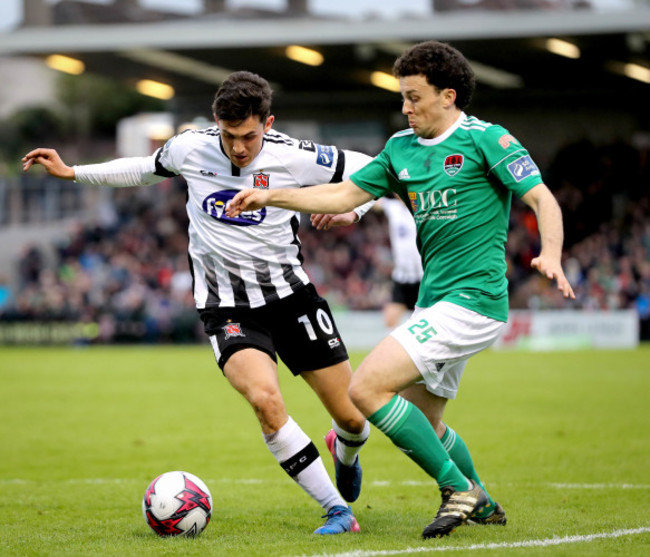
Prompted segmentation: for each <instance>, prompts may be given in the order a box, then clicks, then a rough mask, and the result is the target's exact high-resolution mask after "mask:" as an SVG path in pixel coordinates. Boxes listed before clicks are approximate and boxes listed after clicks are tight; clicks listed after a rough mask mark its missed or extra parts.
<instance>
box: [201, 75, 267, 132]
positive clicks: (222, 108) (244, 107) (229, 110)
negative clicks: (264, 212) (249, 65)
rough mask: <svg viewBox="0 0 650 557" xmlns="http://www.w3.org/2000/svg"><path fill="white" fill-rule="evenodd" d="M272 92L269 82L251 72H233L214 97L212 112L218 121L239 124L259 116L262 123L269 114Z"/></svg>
mask: <svg viewBox="0 0 650 557" xmlns="http://www.w3.org/2000/svg"><path fill="white" fill-rule="evenodd" d="M272 96H273V91H272V90H271V86H270V85H269V82H268V81H266V79H264V78H263V77H260V76H259V75H257V74H254V73H252V72H234V73H232V74H230V75H229V76H228V78H227V79H226V81H224V82H223V83H222V84H221V87H219V90H218V91H217V93H216V95H215V96H214V102H213V103H212V112H213V113H214V115H215V116H216V117H217V118H218V119H219V120H226V121H228V122H241V121H243V120H246V118H248V117H249V116H259V117H260V121H261V122H264V121H266V119H267V118H268V117H269V116H270V114H271V99H272Z"/></svg>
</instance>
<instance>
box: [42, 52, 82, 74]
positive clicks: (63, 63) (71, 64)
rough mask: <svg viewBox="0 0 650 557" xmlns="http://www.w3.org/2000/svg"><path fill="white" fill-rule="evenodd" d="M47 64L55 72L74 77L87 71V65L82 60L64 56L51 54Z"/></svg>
mask: <svg viewBox="0 0 650 557" xmlns="http://www.w3.org/2000/svg"><path fill="white" fill-rule="evenodd" d="M45 64H47V66H48V67H50V68H52V69H53V70H57V71H59V72H63V73H69V74H72V75H81V74H82V73H84V71H86V65H85V64H84V63H83V62H82V61H81V60H77V59H76V58H70V57H69V56H63V55H62V54H50V55H49V56H48V57H47V58H46V59H45Z"/></svg>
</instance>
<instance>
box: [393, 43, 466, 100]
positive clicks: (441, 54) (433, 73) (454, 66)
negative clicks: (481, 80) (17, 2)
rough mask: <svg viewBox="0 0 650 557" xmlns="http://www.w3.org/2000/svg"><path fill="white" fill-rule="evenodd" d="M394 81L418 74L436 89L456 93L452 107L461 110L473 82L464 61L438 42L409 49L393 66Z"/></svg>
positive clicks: (455, 52)
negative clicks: (454, 103) (395, 78)
mask: <svg viewBox="0 0 650 557" xmlns="http://www.w3.org/2000/svg"><path fill="white" fill-rule="evenodd" d="M393 74H394V75H395V77H398V78H399V77H407V76H411V75H419V74H422V75H424V76H425V77H426V78H427V83H428V84H429V85H433V86H434V87H436V88H438V89H453V90H454V91H456V106H457V107H458V108H460V109H461V110H463V109H464V108H465V107H467V106H468V105H469V103H470V101H471V100H472V94H473V93H474V88H475V86H476V82H475V80H474V72H473V71H472V68H471V66H470V65H469V62H468V61H467V59H466V58H465V57H464V56H463V55H462V54H461V53H460V52H459V51H458V50H456V49H455V48H453V47H452V46H449V45H448V44H446V43H441V42H438V41H427V42H424V43H418V44H416V45H414V46H412V47H411V48H410V49H409V50H407V51H406V52H405V53H404V54H402V55H401V56H400V57H399V58H398V59H397V60H396V61H395V64H394V65H393Z"/></svg>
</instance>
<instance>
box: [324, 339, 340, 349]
mask: <svg viewBox="0 0 650 557" xmlns="http://www.w3.org/2000/svg"><path fill="white" fill-rule="evenodd" d="M327 344H329V347H330V348H336V347H338V346H341V339H340V338H339V337H336V338H331V339H329V340H328V341H327Z"/></svg>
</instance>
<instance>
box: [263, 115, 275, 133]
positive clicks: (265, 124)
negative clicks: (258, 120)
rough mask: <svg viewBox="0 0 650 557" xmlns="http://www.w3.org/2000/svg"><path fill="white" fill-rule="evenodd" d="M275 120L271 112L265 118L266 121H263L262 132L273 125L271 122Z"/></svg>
mask: <svg viewBox="0 0 650 557" xmlns="http://www.w3.org/2000/svg"><path fill="white" fill-rule="evenodd" d="M274 121H275V116H273V114H271V115H270V116H269V117H268V118H267V119H266V122H265V123H264V133H266V132H267V131H269V130H270V129H271V127H273V122H274Z"/></svg>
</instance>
